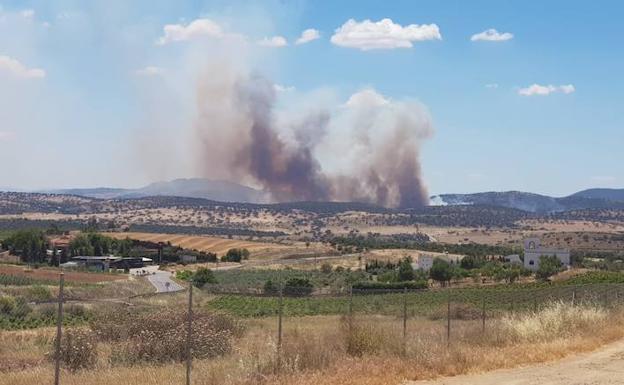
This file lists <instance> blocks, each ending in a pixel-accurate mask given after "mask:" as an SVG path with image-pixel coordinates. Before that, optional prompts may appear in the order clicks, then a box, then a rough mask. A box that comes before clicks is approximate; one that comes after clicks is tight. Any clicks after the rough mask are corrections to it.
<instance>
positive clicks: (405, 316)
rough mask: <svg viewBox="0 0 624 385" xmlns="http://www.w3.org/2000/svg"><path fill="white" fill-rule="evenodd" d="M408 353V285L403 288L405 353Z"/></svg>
mask: <svg viewBox="0 0 624 385" xmlns="http://www.w3.org/2000/svg"><path fill="white" fill-rule="evenodd" d="M406 353H407V287H405V288H403V355H405V354H406Z"/></svg>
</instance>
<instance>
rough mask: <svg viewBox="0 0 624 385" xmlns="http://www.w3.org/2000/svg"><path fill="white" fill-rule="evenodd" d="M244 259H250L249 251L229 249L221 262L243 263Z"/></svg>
mask: <svg viewBox="0 0 624 385" xmlns="http://www.w3.org/2000/svg"><path fill="white" fill-rule="evenodd" d="M243 259H249V250H247V249H236V248H234V249H229V250H228V251H227V253H225V255H224V256H222V257H221V261H223V262H241V261H242V260H243Z"/></svg>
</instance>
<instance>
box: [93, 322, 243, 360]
mask: <svg viewBox="0 0 624 385" xmlns="http://www.w3.org/2000/svg"><path fill="white" fill-rule="evenodd" d="M186 325H187V315H186V313H182V312H177V311H168V312H165V313H164V314H163V313H162V312H161V313H149V314H136V313H129V312H127V311H126V312H110V313H108V314H103V315H101V316H100V317H98V319H96V320H94V321H93V322H92V324H91V327H92V329H93V330H94V331H95V332H96V335H97V336H98V338H99V339H100V340H101V341H110V342H121V346H120V347H119V348H117V349H115V351H114V356H113V358H112V360H113V361H114V362H116V363H124V364H133V363H136V362H151V363H165V362H181V361H184V360H185V359H186V342H187V329H186ZM242 332H243V328H242V326H241V324H240V323H238V322H236V321H235V320H234V319H233V318H231V317H228V316H225V315H220V314H207V313H195V314H194V315H193V329H192V342H191V343H192V349H191V351H192V356H193V358H212V357H217V356H221V355H224V354H226V353H228V352H230V350H231V348H232V343H231V340H232V337H235V336H240V335H241V334H242Z"/></svg>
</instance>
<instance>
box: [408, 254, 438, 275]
mask: <svg viewBox="0 0 624 385" xmlns="http://www.w3.org/2000/svg"><path fill="white" fill-rule="evenodd" d="M432 266H433V257H432V256H431V255H419V256H418V261H417V262H416V263H415V264H413V266H412V267H413V268H414V269H415V270H422V271H429V270H431V267H432Z"/></svg>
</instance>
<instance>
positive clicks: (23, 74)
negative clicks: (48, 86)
mask: <svg viewBox="0 0 624 385" xmlns="http://www.w3.org/2000/svg"><path fill="white" fill-rule="evenodd" d="M0 71H5V72H8V73H10V74H11V75H13V76H15V77H18V78H21V79H41V78H44V77H45V76H46V73H45V71H44V70H42V69H40V68H27V67H26V66H25V65H23V64H22V63H20V62H19V61H18V60H17V59H14V58H12V57H9V56H1V55H0Z"/></svg>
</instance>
